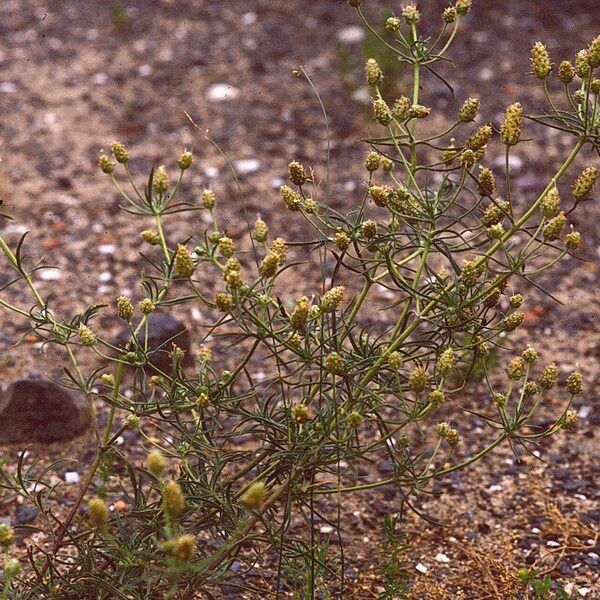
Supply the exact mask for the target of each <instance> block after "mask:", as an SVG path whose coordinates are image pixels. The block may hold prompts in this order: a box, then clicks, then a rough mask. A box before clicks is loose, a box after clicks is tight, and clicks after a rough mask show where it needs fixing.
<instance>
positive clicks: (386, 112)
mask: <svg viewBox="0 0 600 600" xmlns="http://www.w3.org/2000/svg"><path fill="white" fill-rule="evenodd" d="M373 118H374V119H375V120H376V121H378V122H379V123H380V124H381V125H383V126H386V125H389V124H390V123H391V121H392V118H393V117H392V111H391V110H390V107H389V106H388V105H387V102H386V101H385V100H384V99H383V98H376V99H375V100H373Z"/></svg>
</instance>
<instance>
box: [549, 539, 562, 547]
mask: <svg viewBox="0 0 600 600" xmlns="http://www.w3.org/2000/svg"><path fill="white" fill-rule="evenodd" d="M546 546H548V547H550V548H559V547H560V544H559V543H558V542H555V541H554V540H550V541H548V542H546Z"/></svg>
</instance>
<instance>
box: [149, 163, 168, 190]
mask: <svg viewBox="0 0 600 600" xmlns="http://www.w3.org/2000/svg"><path fill="white" fill-rule="evenodd" d="M152 187H153V188H154V191H155V192H156V193H157V194H159V195H162V194H164V193H165V192H166V191H167V189H168V187H169V176H168V175H167V171H166V169H165V166H164V165H160V167H158V169H156V171H154V175H153V177H152Z"/></svg>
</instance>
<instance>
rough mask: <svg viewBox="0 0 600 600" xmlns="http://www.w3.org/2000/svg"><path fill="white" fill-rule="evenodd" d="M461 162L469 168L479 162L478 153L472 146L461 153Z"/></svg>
mask: <svg viewBox="0 0 600 600" xmlns="http://www.w3.org/2000/svg"><path fill="white" fill-rule="evenodd" d="M459 159H460V164H461V165H462V166H463V167H464V168H465V169H468V168H469V167H472V166H473V165H474V164H475V163H476V162H477V153H476V152H475V150H471V148H465V149H464V150H463V151H462V152H461V153H460V155H459Z"/></svg>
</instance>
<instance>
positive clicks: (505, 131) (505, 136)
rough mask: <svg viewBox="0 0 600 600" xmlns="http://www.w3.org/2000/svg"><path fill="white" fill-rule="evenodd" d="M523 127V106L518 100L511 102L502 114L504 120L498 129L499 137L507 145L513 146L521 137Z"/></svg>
mask: <svg viewBox="0 0 600 600" xmlns="http://www.w3.org/2000/svg"><path fill="white" fill-rule="evenodd" d="M522 129H523V108H522V107H521V104H520V103H519V102H515V103H514V104H511V105H510V106H509V107H508V108H507V109H506V113H505V115H504V122H503V123H502V129H501V130H500V139H501V140H502V143H503V144H506V145H507V146H515V145H516V144H517V143H518V142H519V139H520V138H521V131H522Z"/></svg>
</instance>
